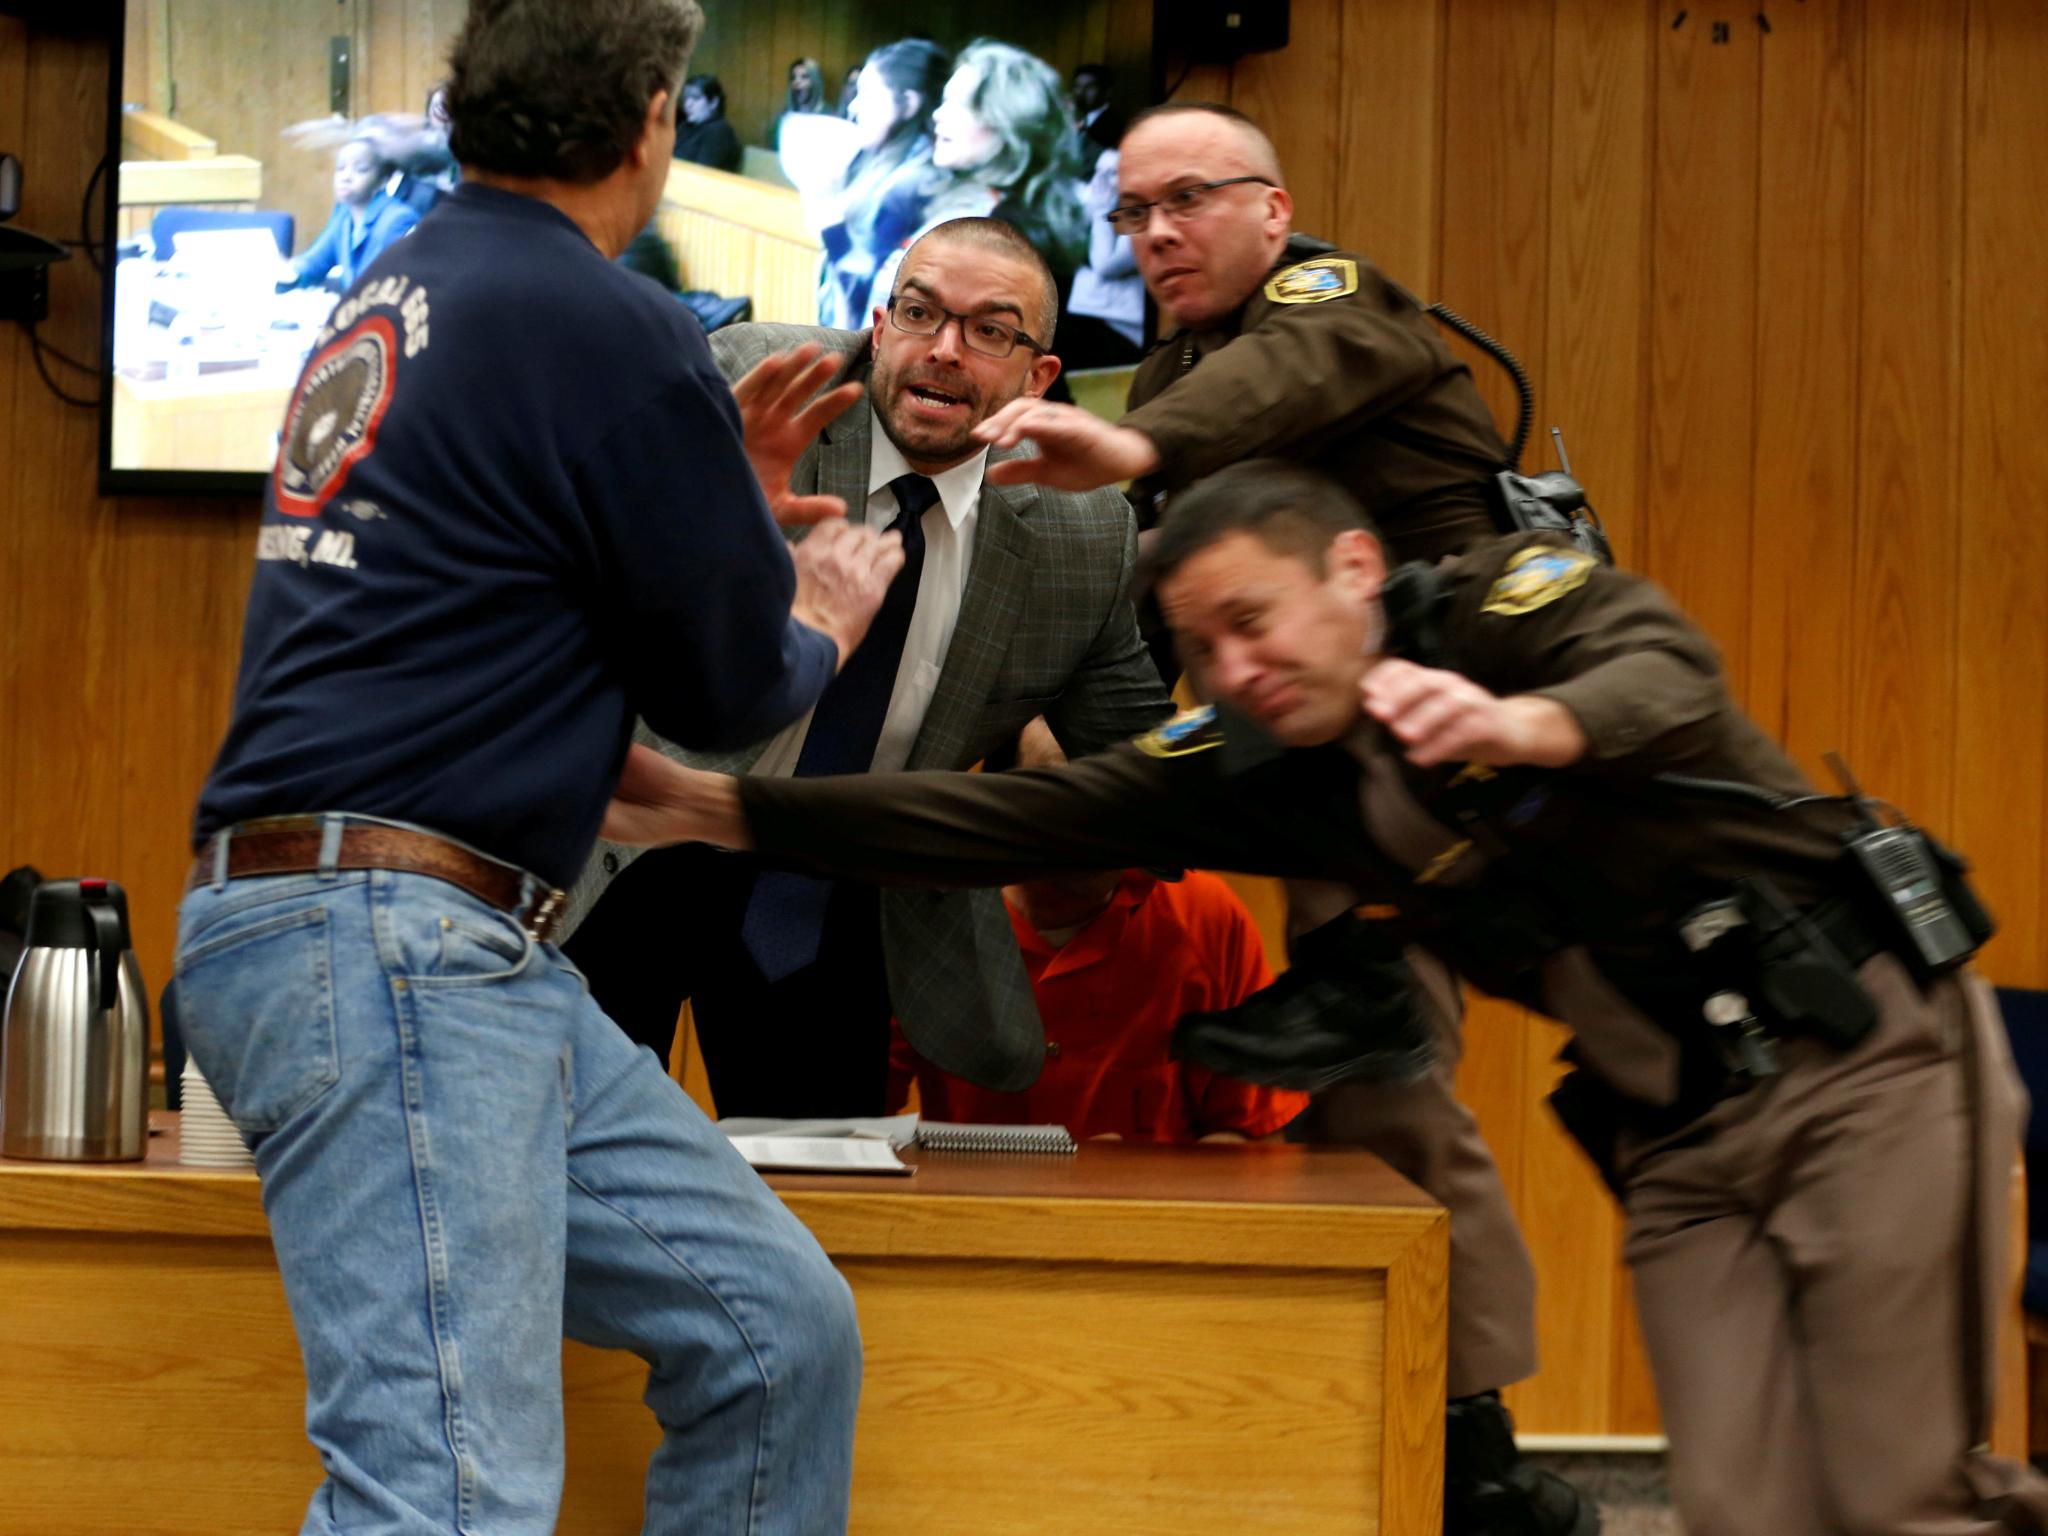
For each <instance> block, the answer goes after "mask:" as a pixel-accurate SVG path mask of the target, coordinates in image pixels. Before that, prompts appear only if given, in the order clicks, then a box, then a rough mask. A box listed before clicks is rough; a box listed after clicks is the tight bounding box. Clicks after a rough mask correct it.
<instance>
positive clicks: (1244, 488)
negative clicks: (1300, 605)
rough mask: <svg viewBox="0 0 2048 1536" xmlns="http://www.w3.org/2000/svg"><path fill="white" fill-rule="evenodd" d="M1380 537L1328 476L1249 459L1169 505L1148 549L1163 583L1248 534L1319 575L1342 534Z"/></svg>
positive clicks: (1279, 462)
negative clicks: (1214, 546) (1215, 546)
mask: <svg viewBox="0 0 2048 1536" xmlns="http://www.w3.org/2000/svg"><path fill="white" fill-rule="evenodd" d="M1354 529H1356V530H1358V531H1361V532H1364V533H1369V534H1371V535H1372V536H1373V538H1374V539H1378V538H1379V530H1378V529H1377V528H1375V527H1374V526H1373V522H1372V519H1371V518H1370V517H1368V516H1366V513H1365V508H1364V507H1362V506H1360V505H1359V504H1358V499H1357V498H1356V497H1355V496H1353V495H1352V494H1351V493H1350V492H1349V491H1347V490H1345V489H1344V487H1343V486H1341V485H1339V484H1338V483H1337V482H1336V481H1335V480H1332V479H1331V478H1330V477H1329V476H1328V475H1325V474H1320V473H1318V472H1317V471H1315V470H1313V469H1304V468H1303V467H1302V466H1301V465H1299V464H1291V463H1289V462H1287V461H1286V460H1285V459H1246V460H1245V461H1244V462H1243V463H1240V464H1233V465H1231V466H1230V468H1228V469H1219V470H1218V471H1217V472H1216V473H1215V474H1213V475H1210V476H1209V477H1208V478H1207V479H1203V480H1197V481H1196V482H1195V483H1194V484H1193V485H1191V486H1189V487H1188V488H1187V489H1186V490H1184V491H1182V492H1181V493H1180V494H1179V495H1178V496H1175V497H1174V498H1173V499H1172V500H1171V501H1170V502H1168V504H1167V509H1166V521H1165V522H1164V523H1163V524H1162V525H1161V526H1160V529H1159V538H1158V541H1157V542H1156V543H1155V544H1154V546H1153V550H1152V566H1153V577H1152V579H1153V580H1154V581H1155V582H1157V581H1163V580H1164V579H1165V578H1166V577H1167V576H1169V575H1170V574H1172V573H1173V572H1174V571H1176V570H1178V569H1180V567H1181V566H1182V565H1184V564H1186V563H1187V561H1188V560H1189V559H1191V558H1192V557H1193V556H1195V555H1197V554H1200V553H1201V552H1202V551H1203V550H1205V549H1207V548H1208V547H1209V546H1210V545H1212V544H1218V543H1221V542H1222V541H1223V540H1224V539H1225V538H1228V537H1229V536H1230V535H1231V534H1233V533H1248V534H1250V535H1252V537H1254V538H1256V539H1257V540H1258V541H1259V542H1260V543H1261V544H1264V545H1265V546H1266V547H1267V548H1268V549H1270V550H1272V551H1273V552H1274V553H1275V554H1281V555H1293V556H1296V557H1297V558H1299V559H1300V560H1302V561H1303V562H1304V563H1305V564H1306V565H1307V566H1308V567H1309V569H1310V570H1312V571H1314V572H1315V573H1316V574H1317V575H1318V576H1320V575H1322V574H1323V570H1324V566H1323V555H1324V552H1325V551H1327V550H1328V549H1329V547H1330V545H1331V543H1332V542H1333V541H1334V540H1335V539H1336V537H1337V535H1338V534H1340V533H1349V532H1351V531H1353V530H1354Z"/></svg>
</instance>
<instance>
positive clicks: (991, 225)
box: [891, 217, 1060, 347]
mask: <svg viewBox="0 0 2048 1536" xmlns="http://www.w3.org/2000/svg"><path fill="white" fill-rule="evenodd" d="M927 240H939V241H944V242H945V243H947V244H949V245H951V244H960V245H972V246H975V247H977V248H979V249H981V250H984V251H994V252H996V253H998V254H999V255H1003V256H1010V257H1014V258H1015V259H1016V260H1018V261H1021V262H1023V263H1024V264H1025V265H1026V266H1028V267H1030V268H1031V269H1032V271H1034V272H1035V273H1037V274H1038V286H1039V293H1040V299H1039V306H1038V314H1037V316H1036V319H1035V320H1034V322H1033V323H1032V324H1030V325H1027V326H1026V327H1025V329H1026V330H1027V331H1029V332H1030V334H1031V339H1032V340H1033V341H1035V342H1037V343H1038V344H1039V345H1040V346H1041V347H1050V346H1051V345H1052V333H1053V331H1054V329H1055V328H1056V327H1057V326H1058V325H1059V322H1060V282H1059V279H1058V278H1056V277H1054V276H1053V274H1052V267H1051V265H1050V264H1049V263H1048V262H1047V261H1046V259H1045V255H1044V253H1043V252H1041V251H1040V250H1039V249H1038V247H1037V246H1035V245H1033V244H1032V243H1031V242H1030V241H1029V240H1028V239H1026V238H1025V236H1024V232H1023V231H1022V230H1020V229H1019V228H1017V226H1016V225H1014V224H1011V223H1008V222H1007V221H1005V220H1003V219H991V218H987V217H982V218H969V219H948V220H946V221H945V222H944V223H943V224H934V225H933V226H932V227H931V228H930V229H928V230H926V231H925V232H924V233H923V234H922V235H920V236H919V237H918V238H917V239H916V241H914V242H913V243H912V245H911V247H910V250H908V251H905V252H904V253H903V266H908V265H909V264H910V258H911V256H912V254H914V253H915V252H916V250H917V248H918V246H920V245H923V244H924V243H925V242H926V241H927ZM897 271H898V272H899V273H900V272H901V271H902V267H898V268H897ZM899 281H900V280H899ZM891 297H892V298H893V297H894V295H893V294H892V295H891Z"/></svg>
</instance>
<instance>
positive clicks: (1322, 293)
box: [1266, 256, 1358, 304]
mask: <svg viewBox="0 0 2048 1536" xmlns="http://www.w3.org/2000/svg"><path fill="white" fill-rule="evenodd" d="M1356 292H1358V263H1357V262H1355V261H1352V260H1351V259H1350V258H1349V257H1345V256H1318V257H1317V258H1316V259H1315V260H1314V261H1302V262H1296V263H1295V264H1294V265H1293V266H1291V267H1289V268H1288V269H1287V270H1286V271H1285V272H1275V273H1274V274H1273V275H1272V276H1271V277H1270V278H1268V279H1267V280H1266V297H1267V298H1269V299H1271V300H1272V301H1273V302H1274V303H1275V304H1320V303H1322V302H1323V300H1325V299H1341V298H1343V297H1344V295H1345V294H1347V293H1356Z"/></svg>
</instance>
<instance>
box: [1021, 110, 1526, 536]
mask: <svg viewBox="0 0 2048 1536" xmlns="http://www.w3.org/2000/svg"><path fill="white" fill-rule="evenodd" d="M1282 181H1283V178H1282V175H1281V169H1280V161H1279V157H1278V156H1277V155H1276V154H1275V153H1274V150H1273V146H1272V143H1271V142H1270V141H1269V140H1268V139H1267V138H1266V136H1265V134H1263V133H1262V132H1260V131H1259V129H1258V127H1257V125H1256V124H1254V123H1253V122H1252V121H1251V120H1250V119H1249V118H1247V117H1245V116H1244V115H1243V114H1242V113H1240V112H1236V111H1234V110H1232V109H1231V108H1229V107H1217V106H1209V105H1199V104H1182V103H1168V104H1166V105H1164V106H1157V107H1153V108H1151V109H1149V110H1147V111H1145V112H1142V113H1140V114H1139V115H1138V116H1137V117H1136V118H1135V119H1134V120H1133V121H1132V123H1131V127H1130V129H1129V131H1128V132H1127V133H1126V134H1125V135H1124V140H1123V145H1122V148H1121V151H1120V160H1119V165H1118V173H1117V185H1118V206H1117V208H1116V209H1115V210H1113V211H1112V212H1111V213H1110V214H1109V220H1110V223H1111V224H1113V225H1114V226H1115V227H1116V228H1117V229H1118V230H1119V231H1120V232H1121V233H1124V234H1126V235H1128V236H1129V237H1130V240H1131V248H1132V253H1133V255H1134V256H1135V257H1136V259H1137V263H1138V270H1139V272H1140V273H1141V274H1142V275H1143V277H1144V279H1145V286H1146V289H1147V290H1148V291H1149V292H1150V293H1151V295H1152V297H1153V299H1154V301H1156V302H1157V304H1158V305H1159V308H1160V310H1161V312H1162V314H1164V315H1166V316H1168V317H1170V323H1172V324H1173V325H1174V326H1176V327H1177V329H1175V330H1174V331H1173V332H1172V333H1171V334H1170V335H1169V336H1167V338H1166V339H1165V340H1164V341H1162V342H1161V343H1160V344H1159V345H1158V346H1157V347H1155V348H1154V349H1153V351H1152V352H1151V353H1150V354H1149V355H1148V356H1147V357H1146V359H1145V361H1144V362H1143V363H1142V364H1140V365H1139V368H1138V372H1137V376H1136V377H1135V378H1134V379H1133V380H1132V383H1131V391H1130V397H1129V401H1128V411H1127V414H1126V415H1125V416H1124V418H1123V420H1122V421H1121V422H1119V423H1117V424H1116V425H1114V426H1112V425H1110V424H1109V423H1107V422H1104V421H1101V420H1100V419H1099V418H1097V417H1095V416H1092V415H1090V414H1088V413H1087V412H1085V411H1082V410H1079V409H1078V408H1076V407H1074V406H1062V405H1055V404H1052V403H1050V402H1045V401H1018V402H1016V403H1015V404H1014V405H1012V406H1010V407H1008V408H1007V409H1005V410H1003V411H1000V412H997V413H996V414H995V415H993V416H991V417H990V418H989V420H988V421H987V422H985V423H983V425H982V427H981V430H980V435H981V436H982V437H983V438H984V440H986V441H989V442H995V443H1000V444H1003V445H1004V446H1014V445H1015V444H1016V443H1018V442H1020V441H1022V440H1024V439H1026V438H1028V439H1030V440H1031V441H1032V442H1033V443H1034V444H1035V445H1036V447H1037V449H1038V457H1037V458H1036V459H1020V460H1017V461H1016V462H1014V463H1012V464H1010V465H1009V466H1008V467H1007V468H1005V469H1004V470H1003V472H1002V474H1003V477H1004V478H1005V479H1009V480H1034V481H1039V482H1043V483H1047V484H1052V485H1058V486H1067V487H1071V488H1075V489H1079V488H1083V487H1085V488H1088V489H1094V488H1095V487H1097V486H1102V485H1111V484H1115V483H1117V482H1119V481H1123V480H1130V481H1133V482H1135V484H1134V496H1133V499H1134V500H1136V501H1137V502H1138V503H1139V520H1140V525H1141V526H1147V527H1149V526H1151V525H1152V524H1153V523H1154V522H1156V521H1157V513H1158V512H1159V511H1160V510H1161V509H1162V508H1163V505H1164V502H1165V500H1166V499H1167V497H1168V495H1169V494H1170V493H1171V492H1173V491H1176V490H1178V489H1180V488H1181V487H1183V486H1186V485H1189V484H1192V483H1193V482H1194V481H1196V480H1199V479H1201V478H1203V477H1204V476H1206V475H1209V474H1212V473H1214V472H1215V471H1216V470H1219V469H1222V468H1224V467H1225V466H1227V465H1231V464H1236V463H1239V462H1241V461H1243V460H1245V459H1250V458H1259V457H1268V456H1277V457H1280V458H1285V459H1288V460H1291V461H1293V462H1295V463H1300V464H1307V465H1310V466H1312V467H1314V468H1316V469H1320V470H1322V471H1324V472H1325V473H1326V474H1328V475H1330V476H1331V477H1332V478H1334V479H1335V480H1337V481H1338V482H1339V483H1340V484H1342V485H1343V486H1345V487H1346V488H1347V489H1348V490H1350V491H1351V493H1352V494H1353V495H1354V496H1356V497H1357V498H1358V499H1359V500H1360V501H1362V502H1363V503H1364V504H1365V507H1366V510H1367V512H1368V513H1369V514H1370V515H1371V516H1372V517H1373V519H1374V520H1375V522H1376V523H1377V524H1378V525H1379V528H1380V530H1381V533H1382V536H1383V537H1384V538H1385V539H1386V541H1387V547H1388V549H1389V550H1390V551H1391V552H1392V553H1393V555H1394V556H1395V557H1396V558H1397V559H1399V560H1436V559H1440V558H1441V557H1442V556H1444V555H1448V554H1453V553H1455V552H1457V551H1458V550H1460V549H1462V548H1464V547H1465V546H1466V545H1468V544H1470V543H1472V542H1473V541H1474V540H1475V539H1481V538H1485V537H1488V536H1490V535H1492V534H1494V533H1496V532H1499V531H1500V526H1499V521H1498V516H1497V513H1496V510H1495V502H1494V493H1493V485H1492V481H1493V476H1494V475H1495V474H1497V473H1498V472H1499V471H1500V470H1501V469H1502V468H1504V467H1505V464H1506V459H1507V449H1506V446H1505V445H1504V444H1503V443H1502V442H1501V439H1500V434H1499V433H1498V431H1497V430H1496V429H1495V427H1494V422H1493V415H1492V413H1491V412H1490V411H1489V410H1488V409H1487V407H1486V402H1485V401H1483V400H1482V399H1480V397H1479V392H1478V390H1477V389H1476V388H1475V387H1474V386H1473V382H1472V376H1471V373H1470V371H1469V370H1468V369H1467V368H1466V367H1465V365H1464V364H1463V363H1462V362H1460V361H1459V360H1458V359H1457V357H1456V356H1455V355H1454V354H1453V353H1452V352H1451V350H1450V348H1449V347H1448V346H1446V345H1445V343H1444V340H1443V337H1442V335H1441V333H1440V332H1439V331H1438V330H1437V328H1436V326H1435V324H1434V323H1433V322H1432V321H1431V320H1430V319H1429V317H1428V316H1427V315H1425V314H1424V313H1423V311H1422V307H1421V306H1420V305H1419V304H1418V303H1417V302H1416V301H1415V299H1414V298H1413V297H1412V296H1410V295H1409V294H1408V293H1407V292H1406V291H1405V290H1404V289H1402V288H1401V287H1400V286H1398V285H1397V284H1395V283H1393V282H1391V281H1389V280H1388V279H1387V278H1386V277H1385V276H1384V275H1383V274H1382V273H1381V272H1380V271H1379V269H1378V268H1376V267H1374V266H1373V264H1372V263H1371V262H1369V261H1367V260H1366V259H1365V258H1364V257H1363V256H1360V255H1358V254H1357V253H1356V252H1352V251H1340V250H1337V249H1336V248H1335V247H1333V246H1331V245H1329V244H1328V243H1326V242H1324V241H1321V240H1317V239H1315V238H1313V237H1312V236H1309V235H1305V234H1297V233H1295V232H1294V230H1293V214H1294V204H1293V201H1292V199H1291V198H1290V197H1289V196H1288V193H1287V189H1286V187H1285V186H1284V185H1283V184H1282Z"/></svg>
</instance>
